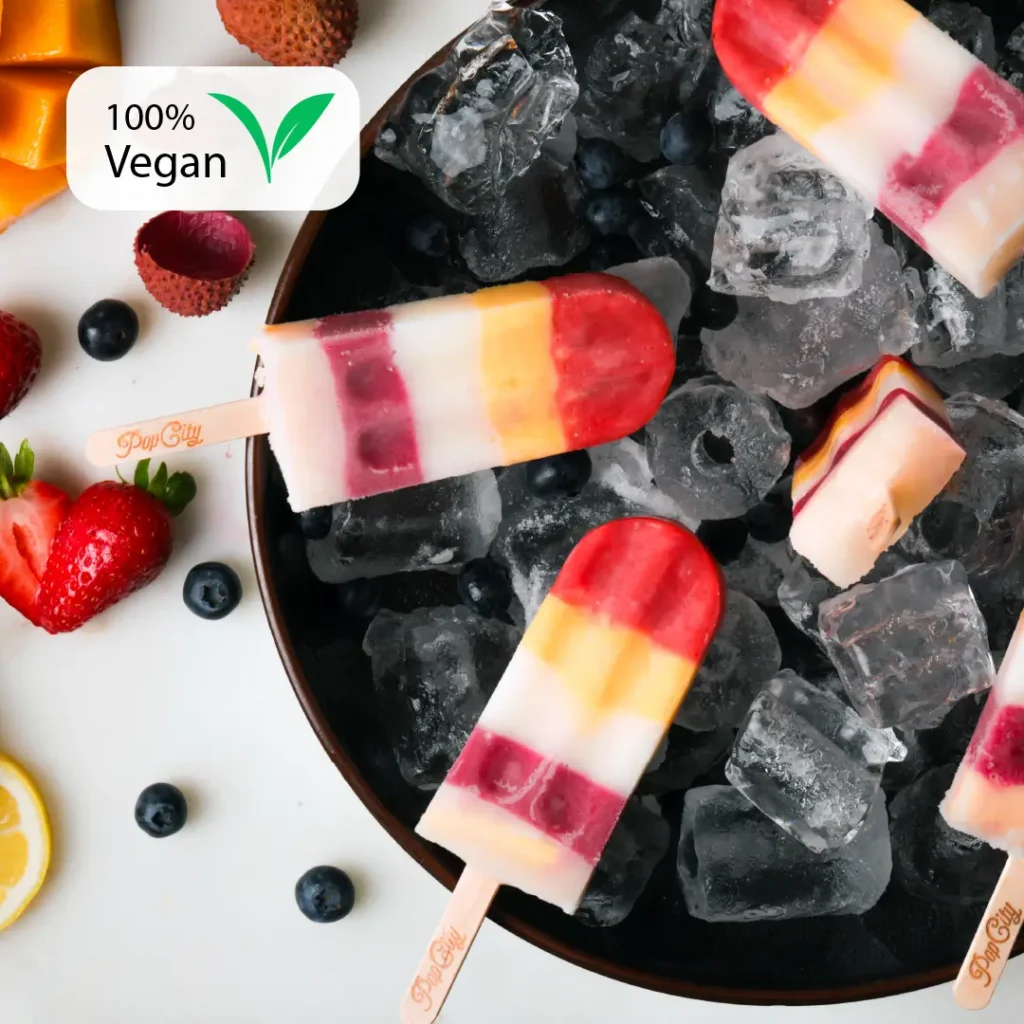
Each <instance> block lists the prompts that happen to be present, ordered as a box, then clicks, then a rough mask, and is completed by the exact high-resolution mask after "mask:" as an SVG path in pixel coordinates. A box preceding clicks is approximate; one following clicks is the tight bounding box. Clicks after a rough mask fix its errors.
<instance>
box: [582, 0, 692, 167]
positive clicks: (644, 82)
mask: <svg viewBox="0 0 1024 1024" xmlns="http://www.w3.org/2000/svg"><path fill="white" fill-rule="evenodd" d="M703 7H705V8H707V9H708V10H710V4H707V3H704V4H703ZM698 8H699V5H693V4H680V3H679V2H678V0H666V2H665V3H664V4H663V5H662V7H661V9H660V10H659V11H658V12H657V14H656V16H655V20H654V21H653V22H652V21H645V20H644V19H642V18H640V17H638V16H637V15H636V14H635V13H629V14H627V15H625V17H623V18H622V19H621V20H620V21H618V22H617V23H616V24H615V25H613V26H612V27H611V29H610V30H609V31H608V32H606V33H605V34H604V35H603V36H602V37H601V38H600V39H598V40H597V41H596V43H595V44H594V46H593V48H592V49H591V51H590V54H589V57H588V59H587V62H586V66H585V67H584V69H583V72H582V74H581V77H580V84H581V92H580V102H579V105H578V107H577V109H576V113H577V116H578V117H579V122H580V132H581V134H583V135H584V136H589V137H598V138H603V139H608V140H610V141H611V142H614V143H615V144H616V145H617V146H618V147H619V148H620V149H622V150H623V151H624V152H626V153H628V154H629V155H630V156H631V157H633V158H634V159H636V160H640V161H643V162H647V161H650V160H654V159H656V158H657V157H658V155H659V144H658V135H659V132H660V131H661V124H662V120H663V118H664V117H665V111H666V110H667V109H669V108H670V107H672V106H675V105H678V104H679V103H680V102H682V101H684V100H685V99H687V98H688V97H689V96H690V95H691V94H692V93H693V91H694V90H695V89H696V86H697V83H698V81H699V79H700V77H701V75H702V74H703V72H704V69H705V68H706V67H707V63H708V61H709V59H710V57H711V40H710V35H709V34H705V32H704V28H703V24H704V22H706V21H707V18H706V17H704V16H702V15H701V14H700V12H699V9H698ZM694 12H696V13H697V15H698V16H697V17H696V18H694V17H693V16H692V14H693V13H694Z"/></svg>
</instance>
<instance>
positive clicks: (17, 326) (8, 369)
mask: <svg viewBox="0 0 1024 1024" xmlns="http://www.w3.org/2000/svg"><path fill="white" fill-rule="evenodd" d="M42 362H43V346H42V343H41V342H40V341H39V335H38V334H36V332H35V331H34V330H33V329H32V328H31V327H29V325H28V324H26V323H23V322H22V321H21V320H19V319H18V318H17V317H16V316H11V314H10V313H3V312H0V420H2V419H3V418H4V417H5V416H6V415H7V414H8V413H9V412H10V411H11V410H12V409H13V408H14V407H15V406H16V405H17V404H18V403H19V402H20V401H21V400H22V399H23V398H24V397H25V396H26V395H27V394H28V392H29V389H30V388H31V387H32V385H33V384H34V383H35V380H36V377H38V376H39V367H40V366H41V365H42Z"/></svg>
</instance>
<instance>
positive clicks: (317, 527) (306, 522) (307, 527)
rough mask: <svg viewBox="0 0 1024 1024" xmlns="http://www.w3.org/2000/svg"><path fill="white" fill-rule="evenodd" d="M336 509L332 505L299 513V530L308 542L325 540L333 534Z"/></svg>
mask: <svg viewBox="0 0 1024 1024" xmlns="http://www.w3.org/2000/svg"><path fill="white" fill-rule="evenodd" d="M333 520H334V509H333V508H332V507H331V506H330V505H320V506H319V507H318V508H307V509H306V511H305V512H300V513H299V529H300V530H301V531H302V536H303V537H305V538H306V540H323V539H324V537H326V536H327V534H329V533H330V532H331V523H332V522H333Z"/></svg>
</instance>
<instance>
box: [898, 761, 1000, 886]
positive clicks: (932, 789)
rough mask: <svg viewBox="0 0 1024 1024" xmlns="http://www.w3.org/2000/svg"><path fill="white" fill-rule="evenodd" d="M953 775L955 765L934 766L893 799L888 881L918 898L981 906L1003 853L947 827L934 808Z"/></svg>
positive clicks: (937, 805) (945, 791)
mask: <svg viewBox="0 0 1024 1024" xmlns="http://www.w3.org/2000/svg"><path fill="white" fill-rule="evenodd" d="M955 774H956V765H955V764H948V765H943V766H942V767H941V768H933V769H932V770H931V771H929V772H926V773H925V774H924V775H922V776H921V777H920V778H919V779H918V780H917V781H916V782H915V783H914V784H913V785H911V786H908V787H907V788H906V789H904V790H903V792H901V793H899V794H897V796H896V797H895V798H894V799H893V801H892V803H891V804H890V807H889V830H890V835H891V837H892V860H893V877H894V878H895V879H896V881H897V882H899V884H900V885H902V886H903V888H905V889H906V890H907V891H908V892H910V893H912V894H913V895H915V896H918V897H920V898H921V899H923V900H938V901H939V902H940V903H952V904H970V903H978V902H981V903H984V902H985V901H986V900H987V899H988V898H989V897H990V896H991V895H992V890H993V889H995V886H996V882H998V881H999V875H1000V874H1001V873H1002V870H1003V866H1004V865H1005V864H1006V854H1005V853H1002V852H1000V851H999V850H994V849H993V848H992V847H991V846H989V845H988V844H987V843H983V842H982V841H981V840H980V839H975V838H974V837H973V836H969V835H966V834H964V833H963V832H958V831H957V830H956V829H954V828H951V827H950V826H949V825H947V824H946V822H945V820H944V819H943V817H942V815H941V814H940V813H939V804H940V803H941V802H942V798H943V797H944V796H945V795H946V793H947V792H948V791H949V788H950V786H952V784H953V776H954V775H955Z"/></svg>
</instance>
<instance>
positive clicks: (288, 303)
mask: <svg viewBox="0 0 1024 1024" xmlns="http://www.w3.org/2000/svg"><path fill="white" fill-rule="evenodd" d="M577 2H583V0H577ZM918 6H920V5H918ZM981 6H988V7H989V8H990V9H992V10H993V11H995V10H996V9H998V10H999V15H998V17H999V21H1000V25H999V28H1000V30H1001V31H1003V32H1006V31H1008V30H1009V28H1011V27H1012V25H1011V24H1009V22H1010V21H1011V20H1012V18H1013V17H1015V16H1016V15H1015V14H1014V15H1011V14H1010V13H1009V12H1008V11H1007V8H1012V7H1015V6H1016V5H1015V4H1005V6H1004V3H1003V0H999V2H998V3H997V2H996V0H991V2H990V3H988V4H987V5H986V4H982V5H981ZM1022 19H1024V10H1021V11H1020V12H1019V17H1016V20H1017V21H1020V20H1022ZM1014 23H1016V22H1014ZM440 58H441V55H440V54H439V55H438V56H437V57H435V58H434V59H433V60H432V61H431V62H430V63H429V64H428V65H427V66H430V65H432V64H434V63H437V62H438V61H439V60H440ZM403 92H404V87H403V90H400V92H399V93H398V94H397V96H400V95H402V93H403ZM397 96H396V97H395V98H394V99H393V100H392V101H390V102H389V103H388V104H387V106H386V107H385V109H384V110H383V111H382V112H381V113H380V115H378V117H377V118H376V119H375V120H374V121H373V122H372V123H371V124H370V125H369V126H368V127H367V129H366V130H365V131H364V133H363V152H364V161H363V175H362V180H361V183H360V185H359V189H358V191H357V193H356V196H355V197H354V198H353V199H352V200H351V201H350V202H348V203H347V204H346V205H345V206H344V207H342V208H341V209H338V210H334V211H331V212H329V213H326V214H325V213H314V214H311V215H310V216H309V218H308V219H307V220H306V223H305V224H304V226H303V228H302V230H301V231H300V233H299V235H298V238H297V239H296V242H295V244H294V247H293V249H292V252H291V255H290V257H289V259H288V262H287V264H286V266H285V269H284V273H283V276H282V278H281V282H280V284H279V286H278V289H277V293H276V294H275V296H274V300H273V303H272V305H271V308H270V313H269V316H268V322H270V323H278V322H283V321H290V320H303V319H307V318H311V317H319V316H323V315H327V314H331V313H337V312H339V311H341V310H351V309H356V308H368V307H373V306H375V305H378V304H380V302H381V301H382V299H383V298H384V297H386V296H387V294H388V288H389V286H390V283H389V280H388V273H387V270H386V268H387V267H388V266H389V260H390V259H391V258H392V256H393V255H394V251H395V248H396V246H400V245H401V239H402V237H403V233H404V230H405V225H407V224H408V222H409V220H410V219H411V218H412V217H413V216H415V215H417V214H419V213H422V212H424V211H426V210H428V209H431V208H434V207H436V203H437V200H436V199H434V198H433V197H432V196H430V195H429V194H428V193H427V191H426V190H425V189H424V188H422V187H421V186H420V185H419V183H418V182H417V181H416V180H415V179H413V178H412V176H410V175H407V174H402V173H401V172H398V171H395V170H393V169H392V168H389V167H387V166H385V165H384V164H382V163H380V162H379V161H377V160H376V159H375V158H374V157H373V156H372V155H369V154H370V149H371V147H372V141H373V139H374V138H375V136H376V132H377V130H378V128H379V126H380V124H381V123H382V121H383V120H384V117H385V115H386V113H387V112H388V111H390V110H391V109H392V107H393V106H394V104H395V102H396V101H397ZM246 457H247V497H248V508H249V523H250V532H251V538H252V546H253V553H254V556H255V561H256V569H257V574H258V578H259V585H260V590H261V592H262V595H263V600H264V603H265V605H266V609H267V615H268V618H269V621H270V627H271V631H272V632H273V635H274V639H275V641H276V643H277V646H278V649H279V650H280V653H281V657H282V660H283V661H284V665H285V669H286V671H287V673H288V676H289V678H290V680H291V683H292V686H293V687H294V689H295V693H296V695H297V696H298V698H299V701H300V703H301V704H302V706H303V708H304V710H305V712H306V714H307V716H308V717H309V720H310V722H311V724H312V726H313V729H314V730H315V732H316V734H317V736H318V737H319V738H320V741H321V743H322V744H323V746H324V748H325V749H326V751H327V753H328V754H329V755H330V757H331V759H332V760H333V761H334V763H335V764H336V765H337V766H338V769H339V770H340V771H341V773H342V775H343V776H344V777H345V779H346V780H347V781H348V783H349V784H350V785H351V786H352V788H353V789H354V790H355V792H356V793H357V795H358V796H359V798H360V799H361V800H362V801H363V803H364V804H365V805H366V806H367V808H368V809H369V810H370V811H371V813H372V814H373V815H374V816H375V817H376V818H377V820H378V821H379V822H380V823H381V824H382V825H383V826H384V828H385V829H387V831H388V833H389V834H390V835H391V836H392V837H393V838H394V839H395V841H396V842H398V843H399V844H400V845H401V846H402V847H403V849H405V850H406V851H407V852H408V853H409V854H410V855H411V856H412V857H413V858H415V860H416V861H417V862H418V863H419V864H421V865H422V866H423V867H424V868H425V869H426V870H427V871H429V872H430V873H431V874H432V875H433V876H434V877H435V878H436V879H438V880H439V881H440V882H442V883H443V884H444V885H446V886H447V887H448V888H452V887H453V886H454V884H455V881H456V879H457V877H458V874H459V871H460V870H461V864H460V862H459V861H458V860H457V859H456V858H454V857H452V856H451V855H449V854H448V853H447V852H446V851H444V850H442V849H440V848H438V847H436V846H433V845H431V844H429V843H426V842H424V841H423V840H421V839H420V838H419V837H418V836H417V835H416V834H415V833H414V831H413V827H414V825H415V823H416V821H417V820H418V818H419V815H420V814H421V812H422V811H423V809H424V807H425V806H426V803H427V801H428V797H427V795H425V794H423V793H420V792H419V791H417V790H414V789H412V788H411V787H410V786H408V785H407V784H405V783H404V782H403V780H402V779H401V776H400V775H399V772H398V768H397V765H396V763H395V761H394V760H393V758H392V756H391V754H390V748H389V745H388V743H387V741H386V739H385V737H384V735H383V731H382V728H381V723H380V721H379V715H378V713H377V710H376V707H375V705H374V701H373V686H372V679H371V674H370V664H369V659H368V658H367V657H366V655H365V654H364V653H363V652H362V649H361V642H362V637H363V634H364V632H365V629H366V625H367V620H366V619H362V618H359V617H358V616H354V615H352V614H351V613H350V612H349V611H348V610H346V609H345V608H344V607H343V606H342V602H341V601H340V598H339V593H338V589H337V588H335V587H331V586H328V585H326V584H322V583H320V582H319V581H317V580H316V579H315V578H314V577H313V576H312V575H311V573H310V572H309V571H308V569H307V568H306V563H305V557H304V551H303V545H302V540H301V536H300V535H299V533H298V531H297V527H296V522H295V517H294V516H293V514H292V513H291V512H290V510H289V508H288V506H287V503H286V493H285V488H284V484H283V481H282V479H281V476H280V472H279V470H278V467H277V464H276V462H275V461H274V458H273V456H272V454H271V452H270V448H269V445H268V443H267V440H266V438H258V439H254V440H253V441H251V442H250V444H249V446H248V449H247V456H246ZM385 588H386V589H385V602H386V604H387V606H388V607H391V608H394V609H395V610H398V611H402V610H411V609H413V608H417V607H420V606H422V605H440V604H456V603H458V596H457V594H456V592H455V584H454V577H452V576H447V575H444V574H440V573H412V574H407V575H405V576H402V577H396V578H392V579H391V580H389V581H386V582H385ZM723 781H724V780H723ZM667 810H669V811H670V812H671V813H668V814H667V817H669V819H670V821H671V819H672V818H673V817H674V819H675V821H674V823H673V827H674V829H675V835H674V836H673V846H672V848H671V852H670V854H669V855H668V856H666V857H665V859H664V860H663V861H662V863H661V864H660V866H659V868H658V869H657V871H656V873H655V876H654V878H653V880H652V882H651V884H650V886H649V887H648V889H647V891H646V892H645V894H644V896H643V897H642V898H641V900H640V902H639V903H638V905H637V907H636V909H635V911H634V912H633V913H632V915H631V916H630V917H629V918H627V920H626V921H625V922H623V923H622V924H621V925H619V926H617V927H614V928H607V929H594V928H588V927H586V926H584V925H582V924H580V923H579V922H577V921H576V920H574V919H573V918H572V917H569V916H567V915H565V914H563V913H561V912H560V911H558V910H556V909H554V908H553V907H551V906H549V905H547V904H545V903H542V902H540V901H539V900H535V899H533V898H531V897H528V896H525V895H523V894H522V893H520V892H518V891H515V890H512V889H507V888H505V889H502V890H500V893H499V896H498V898H497V900H496V901H495V903H494V906H493V908H492V910H491V917H492V918H493V919H494V920H495V921H497V922H498V923H499V924H500V925H502V926H503V927H505V928H507V929H509V930H510V931H512V932H513V933H515V934H516V935H519V936H521V937H522V938H524V939H526V940H528V941H529V942H532V943H534V944H535V945H537V946H539V947H540V948H541V949H544V950H547V951H548V952H550V953H554V954H555V955H556V956H559V957H562V958H564V959H565V960H568V961H570V962H572V963H575V964H578V965H579V966H581V967H586V968H588V969H590V970H593V971H597V972H599V973H601V974H604V975H607V976H608V977H611V978H616V979H618V980H620V981H624V982H627V983H629V984H633V985H639V986H643V987H646V988H650V989H654V990H657V991H662V992H668V993H671V994H675V995H680V996H686V997H689V998H694V999H705V1000H711V1001H717V1002H728V1003H748V1004H768V1003H790V1004H825V1003H838V1002H847V1001H854V1000H859V999H869V998H875V997H880V996H888V995H894V994H898V993H904V992H910V991H914V990H916V989H921V988H925V987H928V986H931V985H936V984H938V983H940V982H944V981H949V980H951V979H952V978H953V977H954V976H955V974H956V971H957V969H958V967H959V962H960V959H961V958H962V957H963V954H964V952H965V951H966V950H967V948H968V946H969V944H970V941H971V939H972V937H973V934H974V930H975V928H976V927H977V925H978V922H979V920H980V918H981V916H982V913H983V911H984V906H983V905H975V906H971V907H966V908H964V907H951V906H943V905H940V904H933V903H929V902H925V901H923V900H920V899H917V898H916V897H914V896H911V895H909V894H908V893H906V892H904V891H903V890H902V889H901V888H900V887H899V886H898V885H897V884H896V883H895V882H894V883H893V884H891V885H890V887H889V889H888V891H887V892H886V894H885V895H884V896H883V898H882V900H881V902H880V903H879V904H878V905H877V906H876V907H875V908H874V909H873V910H872V911H870V912H869V913H868V914H866V915H864V916H863V917H833V918H821V919H812V920H798V921H784V922H769V923H756V924H728V925H723V924H716V925H709V924H706V923H704V922H701V921H696V920H693V919H691V918H690V917H689V916H688V915H687V913H686V908H685V905H684V903H683V899H682V896H681V894H680V892H679V887H678V884H677V881H676V877H675V856H674V848H675V840H676V839H677V838H678V824H679V816H680V814H679V812H681V807H679V808H675V809H673V808H668V809H667ZM1018 951H1021V949H1020V948H1019V949H1018ZM410 966H412V965H410Z"/></svg>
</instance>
